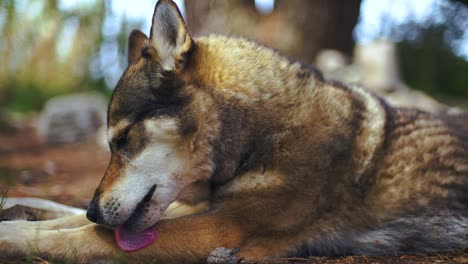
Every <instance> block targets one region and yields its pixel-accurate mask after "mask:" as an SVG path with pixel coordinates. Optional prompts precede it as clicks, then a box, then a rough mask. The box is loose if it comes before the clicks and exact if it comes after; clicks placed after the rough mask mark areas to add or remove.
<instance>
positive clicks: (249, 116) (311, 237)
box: [0, 0, 468, 263]
mask: <svg viewBox="0 0 468 264" xmlns="http://www.w3.org/2000/svg"><path fill="white" fill-rule="evenodd" d="M152 20H153V21H152V27H151V32H150V36H149V38H147V37H146V35H145V34H143V33H141V32H140V31H133V32H132V33H131V35H130V37H129V51H128V62H129V65H128V68H127V69H126V71H125V72H124V73H123V75H122V77H121V79H120V81H119V83H118V84H117V87H116V88H115V91H114V94H113V96H112V99H111V102H110V105H109V109H108V138H109V145H110V149H111V152H112V157H111V160H110V164H109V167H108V169H107V171H106V172H105V174H104V177H103V179H102V181H101V183H100V185H99V187H98V188H97V190H96V193H95V196H94V198H93V200H92V202H91V204H90V205H89V208H88V211H87V218H88V219H89V220H90V221H91V222H94V223H91V222H89V221H88V220H86V219H85V217H84V216H73V217H68V218H61V219H57V220H51V221H45V222H25V221H23V222H16V221H13V222H2V223H0V255H2V256H27V255H28V254H30V253H31V252H34V254H37V255H39V256H46V257H50V258H60V259H63V258H65V259H72V260H73V261H76V262H90V261H94V260H103V259H111V260H112V259H113V258H115V257H117V256H119V257H121V258H124V259H126V260H128V261H131V262H136V261H141V262H143V261H156V262H157V263H199V262H203V261H206V260H207V258H208V261H209V262H211V263H232V262H235V261H239V260H246V261H253V260H262V259H265V258H273V257H283V256H298V255H310V254H315V255H317V254H318V255H337V254H379V255H381V254H399V253H408V252H420V253H432V252H436V251H444V250H451V249H460V248H464V247H467V246H468V235H467V232H468V230H467V229H468V129H466V126H464V124H465V123H464V122H465V121H463V120H452V119H450V118H449V117H443V116H434V115H431V114H427V113H424V112H420V111H416V110H410V109H399V108H393V107H391V106H389V105H388V104H387V103H386V102H385V101H383V100H382V99H380V98H378V97H376V96H374V95H372V94H369V93H368V92H366V91H364V90H362V89H360V88H357V87H345V86H343V85H340V84H339V83H333V82H328V81H325V80H324V79H323V78H322V75H321V74H320V73H319V72H317V71H316V70H314V69H313V68H310V67H307V66H305V65H303V64H300V63H298V62H292V61H290V60H288V59H286V58H283V57H281V56H279V55H278V54H277V53H276V52H274V51H273V50H271V49H268V48H265V47H262V46H260V45H258V44H256V43H253V42H250V41H247V40H245V39H235V38H227V37H223V36H210V37H200V38H192V37H191V36H190V34H189V33H188V30H187V27H186V25H185V23H184V21H183V19H182V17H181V15H180V12H179V10H178V9H177V6H176V5H175V4H174V3H173V2H172V1H170V0H160V1H159V2H158V3H157V5H156V8H155V10H154V15H153V19H152ZM176 201H177V203H178V204H179V205H182V208H185V209H187V210H188V211H185V212H178V213H177V214H176V215H175V216H174V215H173V216H172V218H171V219H162V215H163V213H164V212H165V211H166V212H167V211H168V210H167V208H168V207H169V205H170V204H171V203H173V202H176ZM201 204H202V205H203V204H204V205H206V206H202V207H200V205H201ZM192 206H195V207H197V209H196V210H195V209H193V207H192ZM200 208H202V209H200ZM176 211H177V210H176ZM179 211H180V210H179ZM182 211H184V210H182ZM187 212H189V213H191V214H189V215H184V216H180V215H181V214H186V213H187ZM176 216H179V217H176ZM152 226H154V228H155V230H154V229H152V231H148V230H149V229H151V228H150V227H152ZM113 230H114V231H113ZM145 230H146V231H145ZM117 231H120V232H123V234H126V235H129V236H132V234H133V235H134V237H133V238H128V240H130V248H127V249H129V250H128V251H133V250H136V249H138V250H136V251H133V252H127V251H122V250H120V249H119V247H118V243H119V238H117V241H116V240H115V239H114V233H118V232H117ZM142 231H144V232H142ZM147 231H148V232H149V235H150V236H153V238H152V239H153V240H154V239H155V238H154V236H155V235H156V232H157V236H158V237H157V239H156V241H153V240H152V241H150V243H146V244H145V246H147V247H145V248H143V249H139V248H132V245H133V244H132V243H133V242H135V243H136V244H138V243H140V242H141V241H143V242H145V239H146V238H145V237H144V236H145V235H148V232H147ZM140 234H141V237H138V236H139V235H140ZM132 239H134V241H132ZM120 242H122V241H120ZM127 242H128V241H127ZM133 246H134V245H133Z"/></svg>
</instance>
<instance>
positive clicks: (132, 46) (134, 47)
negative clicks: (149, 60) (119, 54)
mask: <svg viewBox="0 0 468 264" xmlns="http://www.w3.org/2000/svg"><path fill="white" fill-rule="evenodd" d="M147 43H148V37H147V36H146V35H145V33H143V32H141V31H140V30H136V29H135V30H133V31H132V33H130V36H129V37H128V65H130V64H132V63H133V62H135V61H136V60H138V59H139V58H140V57H141V51H142V50H143V48H144V47H145V46H146V44H147Z"/></svg>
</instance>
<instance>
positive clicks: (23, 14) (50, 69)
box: [0, 0, 105, 111]
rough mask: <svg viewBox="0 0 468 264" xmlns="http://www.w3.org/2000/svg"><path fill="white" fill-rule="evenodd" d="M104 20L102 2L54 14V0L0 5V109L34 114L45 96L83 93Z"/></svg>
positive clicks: (4, 0) (9, 0)
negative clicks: (75, 92)
mask: <svg viewBox="0 0 468 264" xmlns="http://www.w3.org/2000/svg"><path fill="white" fill-rule="evenodd" d="M104 16H105V4H104V2H103V1H95V2H88V3H86V4H82V5H80V6H79V7H77V8H76V9H72V10H60V9H59V4H58V1H57V0H42V1H26V2H24V1H23V2H20V1H14V0H2V1H1V2H0V18H2V17H5V22H4V23H0V33H1V35H2V36H3V37H2V38H0V58H2V63H1V64H0V107H7V108H9V109H11V110H14V111H28V110H37V109H39V108H40V107H41V106H42V104H43V103H44V101H45V100H46V99H47V98H49V97H50V96H53V95H55V94H59V93H64V92H70V91H82V90H85V89H86V88H87V87H83V85H82V84H83V80H84V79H86V78H87V77H89V72H88V71H87V69H88V64H89V61H90V60H91V57H92V56H95V55H96V53H97V51H99V47H100V43H101V39H102V32H101V27H102V23H103V20H104ZM0 20H2V19H0ZM0 22H1V21H0ZM67 41H68V42H69V43H68V45H61V43H63V42H67ZM64 49H66V51H64Z"/></svg>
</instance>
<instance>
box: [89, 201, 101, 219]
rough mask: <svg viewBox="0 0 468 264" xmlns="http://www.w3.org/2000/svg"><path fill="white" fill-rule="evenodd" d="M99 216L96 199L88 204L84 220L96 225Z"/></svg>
mask: <svg viewBox="0 0 468 264" xmlns="http://www.w3.org/2000/svg"><path fill="white" fill-rule="evenodd" d="M99 214H100V212H99V205H98V202H97V200H96V199H93V200H92V201H91V203H90V204H89V207H88V211H87V212H86V218H88V220H89V221H91V222H94V223H96V224H98V220H99Z"/></svg>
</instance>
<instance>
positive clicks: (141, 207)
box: [114, 185, 157, 252]
mask: <svg viewBox="0 0 468 264" xmlns="http://www.w3.org/2000/svg"><path fill="white" fill-rule="evenodd" d="M155 190H156V185H154V186H153V187H151V189H150V190H149V191H148V193H147V194H146V195H145V196H144V197H143V199H142V200H141V201H140V202H139V203H138V205H137V207H136V209H135V211H134V212H133V214H132V215H131V216H130V218H129V219H128V220H127V221H126V222H125V223H124V224H122V225H118V226H116V227H115V229H114V236H115V240H116V242H117V245H118V247H119V248H120V249H122V250H124V251H127V252H131V251H135V250H139V249H142V248H145V247H147V246H149V245H151V244H152V243H153V242H154V241H156V238H157V231H156V229H155V228H154V227H148V228H146V229H143V230H141V231H140V230H138V229H139V228H140V227H139V224H138V223H140V220H141V218H142V217H143V216H144V214H145V213H148V210H149V206H150V201H151V197H152V196H153V194H154V191H155Z"/></svg>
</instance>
